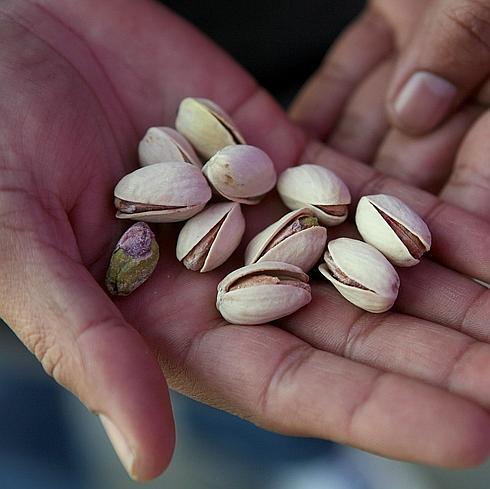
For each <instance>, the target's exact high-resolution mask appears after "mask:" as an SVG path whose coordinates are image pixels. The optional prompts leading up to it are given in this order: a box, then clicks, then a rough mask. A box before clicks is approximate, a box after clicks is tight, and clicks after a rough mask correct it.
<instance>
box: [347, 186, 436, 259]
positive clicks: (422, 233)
mask: <svg viewBox="0 0 490 489" xmlns="http://www.w3.org/2000/svg"><path fill="white" fill-rule="evenodd" d="M377 209H380V210H382V211H383V212H384V213H385V214H387V215H388V216H389V217H391V218H392V219H394V220H395V221H397V222H398V223H400V224H401V225H402V226H403V227H405V228H406V229H407V230H408V231H410V232H411V233H412V234H414V235H415V236H417V238H418V239H419V240H420V241H421V243H422V244H423V245H424V248H425V251H429V250H430V247H431V244H432V238H431V233H430V231H429V228H428V227H427V224H426V223H425V222H424V221H423V220H422V218H421V217H420V216H419V215H418V214H417V213H416V212H415V211H413V210H412V209H411V208H410V207H409V206H408V205H407V204H405V203H404V202H402V201H401V200H400V199H398V198H397V197H393V196H392V195H384V194H379V195H366V196H364V197H362V198H361V199H360V200H359V203H358V204H357V211H356V225H357V229H358V230H359V233H360V234H361V236H362V238H363V239H364V241H366V243H369V244H371V245H373V246H374V247H375V248H377V249H378V250H379V251H381V252H382V253H383V254H384V255H385V256H386V257H387V258H388V260H390V261H391V263H393V264H395V265H398V266H400V267H410V266H413V265H416V264H417V263H419V261H420V260H419V259H417V258H415V257H413V256H412V255H411V254H410V252H409V250H408V249H407V247H406V246H405V245H404V244H403V242H402V241H401V239H400V238H399V237H398V236H397V235H396V233H395V231H393V229H392V228H391V227H390V225H389V224H388V223H387V222H386V221H385V219H383V216H382V215H381V214H380V213H379V212H378V211H377Z"/></svg>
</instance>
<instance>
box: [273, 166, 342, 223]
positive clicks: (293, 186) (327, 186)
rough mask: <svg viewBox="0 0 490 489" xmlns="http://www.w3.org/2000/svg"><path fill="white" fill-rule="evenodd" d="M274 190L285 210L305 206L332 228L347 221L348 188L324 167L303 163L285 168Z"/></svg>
mask: <svg viewBox="0 0 490 489" xmlns="http://www.w3.org/2000/svg"><path fill="white" fill-rule="evenodd" d="M277 191H278V192H279V195H280V197H281V199H282V201H283V202H284V205H286V207H288V208H289V209H301V208H303V207H308V208H309V209H311V210H312V211H313V212H314V213H315V215H316V217H318V219H319V220H320V222H322V223H323V224H325V225H327V226H335V225H337V224H340V223H342V222H344V221H345V219H346V218H347V214H348V205H349V204H350V202H351V196H350V192H349V189H348V188H347V185H346V184H345V183H344V182H343V181H342V180H341V179H340V178H339V177H338V176H337V175H336V174H335V173H333V172H332V171H330V170H327V169H326V168H324V167H323V166H319V165H311V164H304V165H299V166H295V167H292V168H288V169H287V170H285V171H284V172H282V173H281V175H280V176H279V179H278V181H277Z"/></svg>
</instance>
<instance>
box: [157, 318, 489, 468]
mask: <svg viewBox="0 0 490 489" xmlns="http://www.w3.org/2000/svg"><path fill="white" fill-rule="evenodd" d="M178 328H180V325H176V326H175V328H174V329H173V330H172V331H169V330H167V329H165V330H164V329H163V328H160V333H159V334H160V343H159V344H160V345H161V347H162V348H163V351H164V352H168V350H166V349H165V348H166V346H167V345H169V344H171V345H174V348H175V345H176V343H178V341H177V342H176V341H175V340H176V339H177V338H179V337H182V334H181V333H179V332H178V331H177V329H178ZM187 337H189V336H187ZM191 338H193V339H192V341H191V342H190V344H189V346H188V348H186V349H185V350H184V351H183V352H182V353H181V355H180V356H178V357H172V360H171V363H173V364H176V365H178V366H179V367H178V369H167V372H166V373H167V376H168V378H169V380H170V381H171V382H172V384H171V385H173V386H174V387H175V388H176V389H177V390H180V391H181V392H184V393H185V394H186V395H189V396H191V397H193V398H195V399H198V400H200V401H203V402H205V403H207V404H211V405H214V406H216V407H219V408H224V409H226V410H228V411H231V412H234V413H236V414H239V415H240V416H242V417H244V418H246V419H248V420H250V421H252V422H253V423H255V424H257V425H259V426H261V427H264V428H266V429H269V430H273V431H277V432H280V433H284V434H288V435H295V436H312V437H321V438H326V439H329V440H334V441H338V442H341V443H347V444H349V445H353V446H356V447H358V448H362V449H364V450H369V451H372V452H376V453H378V454H381V455H385V456H390V457H396V458H400V459H404V460H411V461H424V462H425V463H430V464H436V465H442V466H470V465H474V464H478V463H481V461H483V460H484V459H485V458H486V456H487V454H488V449H489V442H488V435H489V434H490V433H489V430H490V424H489V423H490V420H489V418H488V415H487V414H486V413H485V412H484V411H483V410H481V409H480V408H478V407H477V406H476V405H475V404H472V403H470V402H468V401H465V400H463V399H461V398H459V397H457V396H453V395H451V394H449V393H447V392H444V391H443V390H440V389H438V388H435V387H432V386H428V385H425V384H423V383H419V382H417V381H414V380H411V379H408V378H406V377H404V376H401V375H396V374H391V373H384V372H381V371H379V370H377V369H373V368H370V367H367V366H364V365H361V364H359V363H356V362H352V361H350V360H347V359H343V358H340V357H338V356H336V355H332V354H330V353H325V352H322V351H317V350H315V349H313V348H311V347H310V346H309V345H307V344H306V343H304V342H302V341H301V340H299V339H298V338H296V337H294V336H292V335H289V334H287V333H286V332H284V331H281V330H279V329H277V328H274V327H263V326H260V327H259V326H257V327H247V326H231V325H225V326H222V327H216V328H212V329H209V330H202V331H201V332H200V333H199V334H198V335H196V336H192V337H191ZM174 348H173V350H174ZM175 349H178V350H180V348H175ZM167 355H168V353H167ZM176 372H178V374H176ZM447 426H452V429H451V430H448V429H447ZM421 433H423V434H424V436H421Z"/></svg>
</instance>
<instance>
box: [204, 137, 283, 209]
mask: <svg viewBox="0 0 490 489" xmlns="http://www.w3.org/2000/svg"><path fill="white" fill-rule="evenodd" d="M202 171H203V173H204V175H206V178H207V179H208V180H209V183H210V184H211V186H212V187H213V188H214V189H215V190H216V192H217V193H218V194H220V195H221V196H222V197H224V198H226V199H228V200H232V201H234V202H240V203H241V204H249V205H254V204H258V203H259V202H260V200H261V199H262V197H263V196H264V195H265V194H266V193H267V192H269V191H270V190H272V189H273V188H274V186H275V184H276V181H277V174H276V170H275V168H274V163H272V160H271V159H270V158H269V156H268V155H267V154H266V153H265V152H264V151H262V150H261V149H259V148H256V147H255V146H249V145H246V144H243V145H239V146H237V145H235V146H227V147H226V148H223V149H222V150H220V151H218V152H217V153H216V154H215V155H214V156H213V157H212V158H211V159H210V160H209V161H208V162H207V163H206V164H205V165H204V167H203V169H202Z"/></svg>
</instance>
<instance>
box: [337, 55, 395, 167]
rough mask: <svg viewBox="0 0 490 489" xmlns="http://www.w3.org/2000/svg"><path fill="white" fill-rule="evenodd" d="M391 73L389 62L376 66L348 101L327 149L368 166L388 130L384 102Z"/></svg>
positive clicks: (391, 68) (391, 66) (390, 63)
mask: <svg viewBox="0 0 490 489" xmlns="http://www.w3.org/2000/svg"><path fill="white" fill-rule="evenodd" d="M392 70H393V65H392V62H391V61H385V62H383V63H381V64H380V65H378V66H377V67H376V68H375V69H374V70H373V71H372V72H371V74H369V75H368V77H367V78H366V79H365V80H364V81H363V82H362V83H361V85H360V86H359V87H358V88H357V89H356V90H355V91H354V93H353V95H352V96H351V98H350V99H349V102H348V103H347V105H346V107H345V109H344V111H343V113H342V115H341V116H340V121H339V122H338V123H337V125H336V126H335V129H334V130H333V131H332V134H331V135H330V137H329V139H328V145H329V146H331V147H332V148H333V149H335V150H337V151H339V152H340V153H343V154H345V155H346V156H350V157H351V158H355V159H358V160H361V161H363V162H365V163H368V162H371V160H372V157H373V155H374V154H375V152H376V150H377V148H378V146H379V144H380V142H381V141H382V139H383V137H384V135H385V134H386V132H387V130H388V118H387V116H386V110H385V108H384V98H385V93H386V87H387V85H388V80H389V77H390V76H391V72H392Z"/></svg>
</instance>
